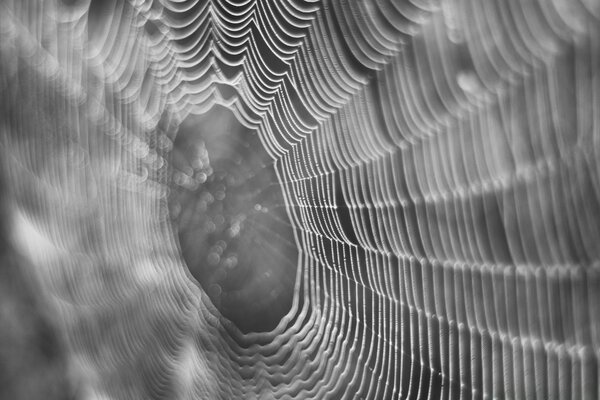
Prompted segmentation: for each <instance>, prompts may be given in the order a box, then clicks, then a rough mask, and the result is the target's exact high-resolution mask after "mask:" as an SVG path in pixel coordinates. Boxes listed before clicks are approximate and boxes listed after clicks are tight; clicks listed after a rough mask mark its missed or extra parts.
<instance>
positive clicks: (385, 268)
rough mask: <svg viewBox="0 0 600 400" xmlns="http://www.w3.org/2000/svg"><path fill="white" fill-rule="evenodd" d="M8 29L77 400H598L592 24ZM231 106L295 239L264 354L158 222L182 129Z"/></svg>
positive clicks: (497, 7) (189, 15) (74, 24)
mask: <svg viewBox="0 0 600 400" xmlns="http://www.w3.org/2000/svg"><path fill="white" fill-rule="evenodd" d="M0 10H1V11H2V12H0V33H1V36H0V37H1V39H0V60H1V62H0V79H1V80H0V85H1V86H0V87H2V88H3V92H4V93H6V95H5V98H4V100H3V102H2V104H1V106H0V110H1V112H2V114H1V115H2V119H1V120H0V121H2V125H1V128H2V131H1V132H2V133H1V134H0V138H1V142H0V143H1V144H2V145H1V146H0V149H1V151H2V165H3V169H4V170H5V171H6V174H7V176H8V178H7V179H8V181H9V183H10V188H11V189H10V190H11V192H12V193H13V194H12V196H13V198H14V199H15V204H16V206H15V207H16V210H17V212H16V214H17V215H18V218H17V219H16V222H15V224H16V225H17V227H21V232H23V231H24V230H23V227H27V229H28V230H25V232H31V231H32V230H33V231H35V232H36V236H35V239H34V240H33V241H32V240H31V235H29V236H30V237H28V238H25V239H24V240H23V241H24V242H27V245H26V247H27V246H29V247H27V249H28V253H29V254H30V257H31V258H32V259H33V261H34V265H36V267H35V268H34V269H33V273H34V276H35V277H36V279H39V280H40V281H41V282H42V283H43V287H44V288H46V291H47V292H48V293H47V294H48V295H49V296H50V297H49V298H51V299H52V301H53V304H55V307H56V309H57V315H59V317H60V319H61V325H62V326H63V328H64V332H65V334H66V336H67V338H68V343H69V350H70V363H71V365H72V369H73V370H74V371H75V372H74V374H75V375H77V376H78V379H80V380H81V381H82V385H83V387H84V388H85V389H84V391H85V393H84V397H89V398H260V399H263V398H266V399H268V398H298V399H305V398H316V399H325V398H332V399H342V398H352V399H358V398H364V399H395V398H410V399H417V398H418V399H421V398H423V399H424V398H432V399H433V398H444V399H447V398H492V397H493V398H528V399H529V398H539V399H549V398H565V399H566V398H587V399H595V398H598V396H599V393H598V390H599V387H598V349H599V348H600V347H599V341H600V335H599V333H600V330H599V329H600V328H599V327H600V325H599V323H600V320H599V318H598V309H597V304H598V302H599V301H600V298H598V295H599V294H600V291H599V290H598V288H599V286H598V285H599V284H600V281H599V279H600V275H599V274H598V271H599V267H598V256H599V254H598V253H599V251H600V247H599V246H598V244H597V243H598V240H599V239H600V232H599V226H598V215H600V209H599V208H600V203H599V202H598V194H599V190H600V186H599V184H600V183H599V181H598V169H597V168H598V164H597V161H596V160H597V159H598V156H599V154H598V152H599V151H600V147H599V142H598V137H599V136H598V123H599V121H598V116H599V114H598V111H597V110H598V109H599V106H600V104H599V99H600V86H599V85H600V81H599V80H598V76H597V73H598V72H597V71H598V70H599V69H598V67H599V61H600V59H599V55H600V47H599V44H598V38H599V37H600V36H598V33H599V32H598V17H600V3H598V2H596V1H593V0H578V1H574V0H553V1H541V0H526V1H511V0H507V1H495V0H487V1H482V0H472V1H458V0H455V1H452V0H447V1H442V2H438V1H428V0H412V1H385V0H372V1H300V0H281V1H254V0H240V1H229V2H226V1H217V0H214V1H185V0H181V1H174V0H172V1H169V0H160V1H157V0H154V1H152V0H136V1H134V0H130V1H97V0H92V1H91V2H90V1H46V2H38V1H24V0H6V1H4V2H3V3H2V5H1V6H0ZM216 105H220V106H225V107H227V108H228V109H229V110H231V112H232V113H233V114H234V115H235V117H236V118H237V119H238V120H239V122H240V123H241V124H243V125H244V126H246V127H247V128H248V129H250V130H253V131H255V132H256V133H257V134H258V137H259V138H260V141H261V143H262V146H263V147H264V149H265V150H266V151H267V153H268V154H269V156H270V157H271V158H272V160H273V168H274V170H275V173H276V176H277V179H278V184H279V185H280V186H281V188H282V189H281V190H282V195H283V198H284V199H285V209H286V212H287V216H288V217H289V220H290V223H291V224H292V226H293V228H294V229H293V240H294V242H295V244H296V246H297V249H298V262H297V270H296V271H295V273H296V276H295V287H294V295H293V300H292V305H291V308H290V310H289V312H287V314H286V315H285V316H284V317H283V318H282V319H281V321H280V322H279V324H278V325H277V326H276V327H275V328H274V329H273V330H271V331H268V332H255V333H242V332H241V331H240V330H238V329H237V327H236V326H235V325H234V324H232V323H231V322H230V321H228V320H227V319H226V318H223V317H222V316H221V314H220V312H219V311H218V310H217V309H216V308H215V307H214V306H213V304H212V303H211V301H210V299H209V298H208V297H207V295H206V294H205V293H204V291H203V290H202V289H201V288H200V287H198V286H197V285H195V284H193V282H192V279H190V276H189V272H188V271H187V268H186V265H185V260H184V259H183V258H182V256H181V254H180V248H179V244H178V242H177V239H176V238H175V235H174V234H173V230H172V224H171V219H170V218H169V207H168V196H169V192H170V190H171V178H172V174H171V167H170V165H169V162H168V160H169V154H170V152H171V150H172V147H173V142H174V140H175V137H176V135H177V132H178V129H179V126H180V125H181V124H182V123H183V122H184V121H185V120H186V119H187V118H189V116H190V115H192V116H193V115H203V114H206V113H209V112H210V110H211V109H212V108H213V107H214V106H216ZM209 156H210V155H209Z"/></svg>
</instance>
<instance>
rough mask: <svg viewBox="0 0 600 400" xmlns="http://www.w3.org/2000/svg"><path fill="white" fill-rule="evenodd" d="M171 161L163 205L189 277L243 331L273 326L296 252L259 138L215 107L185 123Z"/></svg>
mask: <svg viewBox="0 0 600 400" xmlns="http://www.w3.org/2000/svg"><path fill="white" fill-rule="evenodd" d="M171 166H172V177H171V195H170V200H169V208H170V213H171V217H172V220H173V223H174V227H175V229H176V231H177V235H178V238H179V242H180V246H181V251H182V255H183V258H184V260H185V262H186V264H187V266H188V268H189V271H190V273H191V275H192V276H193V277H194V278H195V279H196V280H197V281H198V283H199V284H200V286H201V287H202V288H203V289H204V290H205V291H206V292H207V294H208V296H209V297H210V298H211V300H212V302H213V304H214V305H215V306H216V307H217V309H219V311H220V312H221V313H222V314H223V315H224V316H225V317H227V318H228V319H230V320H231V321H232V322H233V323H235V324H236V325H237V326H238V328H239V329H241V330H242V331H244V332H249V331H259V332H260V331H267V330H270V329H272V328H274V327H275V326H276V325H277V323H278V322H279V320H280V319H281V318H282V317H283V315H285V313H286V312H287V311H288V310H289V309H290V307H291V303H292V297H293V288H294V280H295V275H296V264H297V258H298V254H297V249H296V245H295V243H294V237H293V231H292V226H291V225H290V221H289V218H288V215H287V213H286V210H285V206H284V199H283V195H282V193H281V185H280V184H279V183H278V180H277V176H276V174H275V170H274V168H273V165H272V161H271V160H270V158H269V156H268V154H267V153H266V152H265V150H264V148H263V146H262V144H261V142H260V140H259V138H258V136H257V135H256V134H255V133H254V132H252V131H250V130H248V129H246V128H244V127H243V126H242V125H240V124H239V123H238V122H237V120H236V118H235V116H234V115H233V114H232V113H231V112H230V111H228V110H227V109H225V108H222V107H215V108H214V109H213V110H212V111H211V112H209V113H207V114H205V115H202V116H190V117H189V118H188V119H187V120H186V121H184V123H183V124H182V126H181V127H180V130H179V132H178V135H177V138H176V140H175V143H174V148H173V152H172V157H171Z"/></svg>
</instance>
